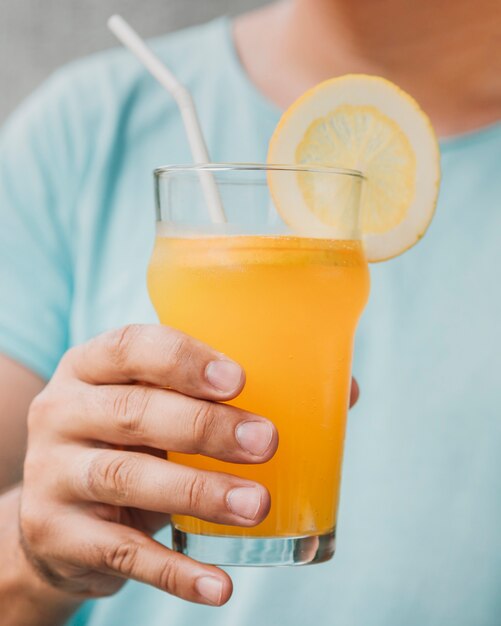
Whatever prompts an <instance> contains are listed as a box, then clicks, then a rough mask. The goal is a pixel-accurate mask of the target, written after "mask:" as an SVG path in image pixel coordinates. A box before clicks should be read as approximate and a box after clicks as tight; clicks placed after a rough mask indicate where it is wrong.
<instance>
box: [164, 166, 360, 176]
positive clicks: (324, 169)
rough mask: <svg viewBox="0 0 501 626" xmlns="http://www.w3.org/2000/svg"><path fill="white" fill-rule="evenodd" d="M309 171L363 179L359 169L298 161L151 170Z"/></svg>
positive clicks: (193, 171)
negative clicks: (303, 163) (299, 162)
mask: <svg viewBox="0 0 501 626" xmlns="http://www.w3.org/2000/svg"><path fill="white" fill-rule="evenodd" d="M266 171H275V172H309V173H311V174H337V175H340V176H352V177H354V178H360V179H361V180H364V179H365V176H364V175H363V174H362V172H360V171H359V170H354V169H350V168H343V167H334V166H329V165H316V164H315V165H314V164H312V165H308V164H305V165H302V164H298V163H195V164H172V165H163V166H161V167H157V168H155V169H154V170H153V173H154V175H155V177H156V178H161V177H163V176H169V175H170V174H176V173H181V174H189V173H196V172H266Z"/></svg>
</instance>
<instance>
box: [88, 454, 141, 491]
mask: <svg viewBox="0 0 501 626" xmlns="http://www.w3.org/2000/svg"><path fill="white" fill-rule="evenodd" d="M136 465H137V463H136V461H135V459H134V458H133V457H131V456H130V455H127V454H119V455H116V456H113V457H111V458H109V457H107V456H105V455H103V456H101V455H99V456H96V457H94V458H93V459H91V460H90V461H89V462H88V463H87V467H86V468H85V469H84V472H83V483H84V489H85V492H86V493H87V494H88V495H90V496H91V497H92V498H96V499H97V500H99V499H100V498H103V497H106V496H107V495H108V494H113V496H114V498H115V499H119V500H120V501H123V502H127V501H128V499H129V498H130V496H131V494H132V492H133V486H134V479H135V474H136V469H137V468H136Z"/></svg>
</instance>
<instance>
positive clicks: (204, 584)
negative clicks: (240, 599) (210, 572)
mask: <svg viewBox="0 0 501 626" xmlns="http://www.w3.org/2000/svg"><path fill="white" fill-rule="evenodd" d="M195 589H196V590H197V592H198V593H199V594H200V595H201V596H202V597H203V598H205V599H206V600H208V601H209V602H210V603H211V604H221V596H222V595H223V584H222V582H221V581H220V580H218V579H217V578H215V577H214V576H202V578H197V579H196V581H195Z"/></svg>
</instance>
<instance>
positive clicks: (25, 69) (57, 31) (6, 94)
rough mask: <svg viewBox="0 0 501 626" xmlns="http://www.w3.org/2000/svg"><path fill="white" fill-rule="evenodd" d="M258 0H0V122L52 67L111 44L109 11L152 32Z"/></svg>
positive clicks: (264, 0)
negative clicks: (108, 21) (108, 28)
mask: <svg viewBox="0 0 501 626" xmlns="http://www.w3.org/2000/svg"><path fill="white" fill-rule="evenodd" d="M268 1H269V0H268ZM263 4H267V0H0V85H1V87H0V124H1V123H2V121H3V120H4V119H5V117H6V116H7V115H8V114H9V113H10V111H12V109H13V108H14V107H15V106H16V104H17V103H18V102H19V101H20V100H22V99H23V98H24V97H25V96H26V95H27V94H28V93H30V92H31V91H32V90H33V89H34V88H35V87H36V86H37V85H39V84H40V83H41V82H42V81H43V80H44V79H45V78H46V77H47V76H48V74H50V72H51V71H52V70H53V69H55V68H56V67H58V66H59V65H61V64H63V63H66V62H67V61H70V60H71V59H75V58H77V57H79V56H83V55H85V54H89V53H92V52H96V51H97V50H102V49H104V48H109V47H112V46H115V45H117V44H116V42H115V40H114V38H113V37H112V35H111V34H110V33H109V32H108V30H107V28H106V19H107V18H108V17H109V16H110V15H111V14H113V13H121V14H122V15H123V16H124V17H125V18H126V19H127V20H129V21H130V22H131V23H132V24H133V25H134V27H135V28H136V29H137V30H138V31H139V32H140V34H141V35H144V36H154V35H159V34H161V33H164V32H168V31H171V30H176V29H178V28H182V27H183V26H188V25H189V24H197V23H201V22H204V21H207V20H209V19H211V18H213V17H215V16H217V15H222V14H230V15H234V14H237V13H242V12H243V11H246V10H248V9H252V8H255V7H258V6H261V5H263Z"/></svg>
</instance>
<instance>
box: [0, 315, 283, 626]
mask: <svg viewBox="0 0 501 626" xmlns="http://www.w3.org/2000/svg"><path fill="white" fill-rule="evenodd" d="M220 360H223V361H225V363H226V362H227V361H226V359H222V357H221V355H219V354H218V353H216V352H214V351H212V350H211V349H210V348H207V347H206V346H203V344H200V343H199V342H197V341H195V340H192V339H189V338H186V337H185V336H183V335H181V334H180V333H177V332H175V331H170V330H168V329H165V328H162V327H160V326H158V327H156V326H153V327H128V328H127V329H126V330H125V331H115V332H113V333H108V334H106V335H103V336H101V337H100V338H97V339H95V340H93V341H91V342H89V344H86V345H84V346H80V347H78V348H75V349H73V350H71V351H70V352H69V353H68V354H67V355H66V356H65V357H64V359H63V361H62V363H61V365H60V367H59V368H58V370H57V372H56V374H55V375H54V377H53V379H52V380H51V382H50V383H49V385H48V386H47V387H46V389H45V390H44V391H43V392H42V394H41V395H39V396H38V397H37V398H36V399H35V401H34V403H33V405H32V408H31V411H30V417H29V432H30V435H29V444H28V453H27V459H26V465H25V484H24V487H23V496H22V502H21V515H20V527H21V529H22V534H23V538H22V540H21V539H20V538H19V537H18V541H17V543H16V540H15V525H13V524H5V527H6V528H7V527H10V528H11V532H10V535H9V536H5V535H4V536H3V537H2V539H0V550H4V549H5V548H7V547H8V546H10V547H9V553H10V555H11V557H10V558H11V559H13V560H14V562H15V566H13V567H11V568H9V569H10V570H11V572H13V573H12V574H10V575H9V576H7V575H4V576H3V580H2V577H0V605H3V604H4V601H5V602H6V603H7V602H8V604H9V607H10V608H9V610H10V611H11V613H12V615H13V617H12V619H11V621H10V622H5V626H18V625H19V626H20V625H21V624H22V625H23V626H31V623H33V624H37V626H40V624H41V622H40V615H41V614H43V612H44V611H45V612H46V613H47V614H48V615H50V617H49V618H48V622H47V623H50V624H52V625H55V624H57V623H62V622H63V621H64V618H65V616H66V614H67V612H68V610H71V608H72V607H73V608H74V607H75V606H76V605H75V602H76V601H77V600H82V599H84V598H86V597H96V596H101V595H108V594H110V593H114V592H115V591H116V590H117V589H118V588H119V587H120V586H121V585H122V584H123V582H124V579H125V578H129V577H130V578H135V579H137V580H141V581H143V582H147V583H149V584H152V585H154V586H157V587H159V588H161V589H163V590H165V591H169V592H171V593H174V594H175V595H179V596H180V597H183V598H185V599H188V600H192V601H197V602H205V603H208V604H216V605H217V604H222V603H224V602H225V601H226V600H227V599H228V597H229V595H230V594H231V581H230V579H229V577H228V576H227V575H226V574H225V573H224V572H223V571H221V570H218V569H217V568H215V567H212V566H206V565H202V564H199V563H197V562H195V561H192V560H191V559H188V558H187V557H185V556H183V555H180V554H177V553H173V552H171V551H169V550H168V549H167V548H165V547H164V546H162V545H161V544H159V543H157V542H156V541H154V540H153V539H152V538H151V533H153V532H154V531H155V530H156V529H158V527H160V526H162V525H165V524H166V523H167V521H168V514H169V513H173V512H175V513H187V514H193V515H195V516H198V517H202V518H203V519H208V520H212V521H220V522H224V523H231V524H237V525H244V526H252V525H254V524H256V523H258V522H259V521H261V520H262V519H263V518H264V517H265V515H266V513H267V511H268V507H269V496H268V494H267V492H266V490H265V489H264V488H263V487H261V486H258V485H255V484H254V483H250V482H249V481H246V480H243V479H240V478H236V477H232V476H230V475H227V474H209V473H204V472H197V471H195V470H191V469H190V468H182V467H181V466H175V465H174V464H172V463H170V462H168V461H166V460H164V459H159V458H157V457H156V456H153V455H151V454H148V453H146V452H144V451H143V450H144V448H142V449H141V451H139V448H137V449H136V450H130V449H129V450H117V449H116V446H120V447H124V446H131V445H133V446H134V447H136V446H147V447H149V448H151V447H153V446H155V447H157V446H158V448H160V449H169V448H170V449H176V450H178V451H184V452H190V451H191V452H202V453H205V454H209V455H211V456H215V457H217V458H221V459H225V460H231V461H236V462H246V463H249V462H250V463H256V462H262V461H265V460H267V459H269V458H270V457H271V456H272V455H273V453H274V451H275V449H276V445H277V435H276V432H275V430H274V428H273V426H272V425H271V424H270V423H269V422H268V421H267V420H265V419H264V418H262V417H258V416H253V415H251V414H249V413H246V412H245V411H241V410H240V409H236V408H233V407H229V406H227V405H224V404H219V402H218V401H219V400H227V399H230V398H231V397H233V396H234V395H236V394H238V393H239V391H240V389H241V387H242V385H243V381H244V377H243V373H242V372H241V370H239V369H238V367H237V366H235V368H236V372H237V378H238V380H236V381H235V378H233V382H232V383H231V387H232V389H231V391H229V392H228V391H227V392H222V391H220V390H218V389H217V388H215V387H213V386H212V385H211V384H210V383H209V382H208V380H207V378H206V374H205V372H206V371H209V370H210V369H211V368H212V366H211V368H209V370H207V365H208V363H209V362H211V361H220ZM223 369H224V368H223ZM230 369H231V368H230ZM234 371H235V370H234ZM145 379H146V380H145ZM138 381H141V382H147V383H148V386H146V385H144V384H140V383H139V382H138ZM160 386H161V387H160ZM167 386H168V387H169V389H165V388H164V387H167ZM174 389H177V390H178V391H177V392H176V391H174ZM194 396H201V397H202V398H201V399H196V398H195V397H194ZM249 421H250V422H251V423H252V424H255V423H256V422H258V423H259V424H266V425H267V426H266V427H265V428H264V430H265V433H264V434H263V435H264V439H263V440H262V441H261V444H262V445H261V447H262V448H263V447H264V448H266V449H265V450H264V452H263V454H262V455H253V454H249V453H248V452H246V451H245V450H244V449H243V448H242V447H241V445H240V444H239V442H238V439H237V435H236V432H237V428H238V426H239V425H240V424H241V423H242V422H249ZM270 429H271V430H270ZM270 432H271V437H270ZM263 435H261V437H263ZM259 437H260V435H259V433H258V434H257V435H256V434H255V435H252V436H251V439H252V441H253V442H254V443H259ZM239 486H243V487H247V488H250V489H251V491H252V493H251V494H248V497H244V498H243V504H244V505H249V504H251V496H252V495H253V494H254V495H256V497H257V498H256V502H255V504H257V508H255V509H254V511H253V513H255V517H254V519H248V518H246V517H242V516H240V515H238V514H236V513H235V512H234V511H232V510H231V508H230V506H233V508H234V509H235V504H236V502H237V500H235V499H232V498H231V497H230V498H228V494H229V493H230V492H231V491H232V490H233V489H235V488H236V487H239ZM159 494H161V497H159ZM8 498H11V500H10V501H9V502H10V504H9V502H8V501H7V499H8ZM12 498H14V495H13V493H9V494H5V495H4V496H3V498H2V499H0V512H1V515H2V516H5V519H7V518H8V519H9V520H12V518H13V517H14V516H15V517H17V507H16V510H15V511H14V507H13V502H14V501H15V500H13V499H12ZM230 500H231V505H230ZM245 514H246V515H250V513H248V512H247V513H245ZM9 515H10V516H11V517H9ZM4 541H6V543H5V544H4V545H2V544H3V542H4ZM19 542H20V543H19ZM21 543H22V545H23V546H24V550H23V551H22V552H20V551H19V549H18V548H16V547H15V546H19V545H21ZM23 555H28V560H26V559H25V557H24V556H23ZM16 572H17V573H18V575H17V577H16ZM207 576H208V577H209V582H208V583H207V584H208V585H209V588H207V584H206V587H205V591H204V593H205V594H208V593H209V591H211V590H212V591H213V592H214V593H215V598H213V599H212V601H211V600H209V599H208V598H207V597H203V593H202V592H201V591H200V589H202V590H204V587H203V583H202V587H200V584H201V583H200V581H201V579H202V578H206V577H207ZM13 577H14V580H13ZM38 578H40V581H38ZM40 584H41V585H42V587H41V588H42V589H44V588H45V586H46V585H48V586H49V587H50V588H51V589H53V590H54V591H57V593H38V592H37V589H38V588H39V587H38V585H40ZM218 585H219V589H216V588H217V586H218ZM211 586H212V587H211ZM13 588H16V589H17V590H18V593H17V594H13V593H12V590H13ZM20 589H21V590H22V593H21V595H20V594H19V590H20ZM27 599H29V602H27ZM31 607H34V608H33V616H35V618H34V619H35V621H33V622H30V621H29V620H30V619H31V615H30V614H28V613H26V611H31ZM16 611H17V612H18V614H16ZM58 615H60V616H61V617H60V618H56V617H55V616H58ZM37 616H38V617H37ZM57 619H59V621H57ZM36 620H38V621H36Z"/></svg>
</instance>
